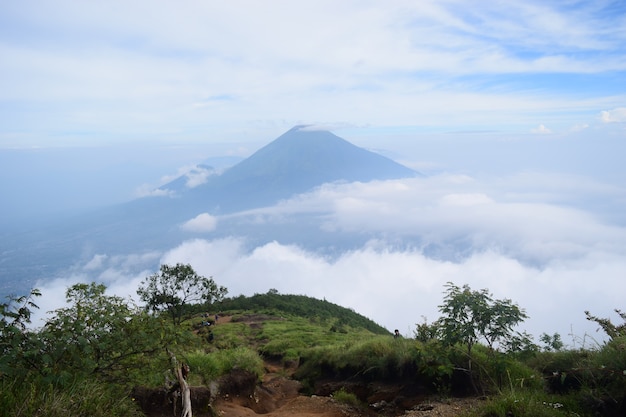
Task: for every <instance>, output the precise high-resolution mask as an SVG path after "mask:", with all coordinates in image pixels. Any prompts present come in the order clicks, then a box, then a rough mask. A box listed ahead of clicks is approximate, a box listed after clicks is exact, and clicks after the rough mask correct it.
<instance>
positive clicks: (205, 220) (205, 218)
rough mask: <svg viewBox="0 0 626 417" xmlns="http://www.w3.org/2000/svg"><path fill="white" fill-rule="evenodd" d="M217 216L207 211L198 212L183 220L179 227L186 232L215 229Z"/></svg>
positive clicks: (204, 231) (201, 231)
mask: <svg viewBox="0 0 626 417" xmlns="http://www.w3.org/2000/svg"><path fill="white" fill-rule="evenodd" d="M216 226H217V218H216V217H215V216H211V215H210V214H209V213H202V214H198V215H197V216H196V217H194V218H193V219H191V220H189V221H187V222H185V223H184V224H183V225H182V226H181V228H182V229H183V230H185V231H188V232H196V233H206V232H211V231H213V230H215V227H216Z"/></svg>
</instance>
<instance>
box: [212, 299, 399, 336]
mask: <svg viewBox="0 0 626 417" xmlns="http://www.w3.org/2000/svg"><path fill="white" fill-rule="evenodd" d="M220 309H221V310H222V311H232V310H245V311H255V312H269V313H272V314H275V315H281V314H284V315H288V316H298V317H305V318H307V319H309V320H311V321H312V322H332V323H333V324H334V325H335V326H336V328H337V329H339V328H341V327H342V326H345V327H350V328H362V329H366V330H369V331H370V332H372V333H375V334H389V330H387V329H385V328H384V327H382V326H380V325H378V324H376V323H375V322H374V321H372V320H370V319H368V318H367V317H364V316H362V315H360V314H358V313H356V312H354V311H353V310H351V309H348V308H345V307H341V306H339V305H337V304H333V303H331V302H328V301H326V300H318V299H315V298H312V297H307V296H304V295H291V294H278V292H277V291H276V290H270V291H268V292H267V293H266V294H255V295H253V296H252V297H245V296H239V297H235V298H228V299H225V300H224V301H222V302H221V303H220Z"/></svg>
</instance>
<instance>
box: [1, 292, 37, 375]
mask: <svg viewBox="0 0 626 417" xmlns="http://www.w3.org/2000/svg"><path fill="white" fill-rule="evenodd" d="M39 296H41V293H40V292H39V291H38V290H36V289H34V290H32V291H31V292H30V293H29V295H27V296H21V297H8V301H7V302H5V303H2V304H0V380H3V379H8V380H19V381H22V380H24V379H26V378H27V377H28V376H29V374H30V373H31V370H32V368H33V367H34V364H36V363H37V362H38V361H39V353H40V347H41V344H40V343H39V341H38V340H37V337H36V334H34V333H33V332H30V331H28V329H27V327H26V326H27V325H28V324H29V323H30V317H31V314H32V309H35V308H38V307H37V305H36V304H35V303H34V301H33V299H34V298H35V297H39Z"/></svg>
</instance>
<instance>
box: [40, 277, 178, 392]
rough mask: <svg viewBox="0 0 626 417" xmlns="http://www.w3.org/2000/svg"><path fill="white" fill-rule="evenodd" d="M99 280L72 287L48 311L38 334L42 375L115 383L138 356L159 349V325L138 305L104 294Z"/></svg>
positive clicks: (137, 362) (60, 379)
mask: <svg viewBox="0 0 626 417" xmlns="http://www.w3.org/2000/svg"><path fill="white" fill-rule="evenodd" d="M105 291H106V286H105V285H103V284H96V283H90V284H84V283H79V284H75V285H72V286H71V287H69V288H68V289H67V291H66V300H67V302H68V304H69V306H68V307H66V308H61V309H57V310H55V311H53V312H52V313H53V317H51V318H50V319H49V320H48V321H47V323H46V325H45V326H44V327H43V329H42V330H41V331H40V332H39V338H40V340H41V341H42V343H43V348H42V351H41V352H40V356H41V360H42V364H43V368H41V369H40V373H41V374H42V376H46V377H47V378H48V379H51V380H55V381H56V382H64V380H71V379H72V378H75V377H76V376H78V375H84V376H88V377H93V376H98V377H106V378H112V379H115V380H116V381H119V380H120V378H122V379H123V378H126V377H127V376H128V375H127V373H128V372H129V371H130V370H131V369H133V368H136V367H141V366H142V363H141V358H143V357H144V355H145V354H147V353H154V352H157V351H159V350H160V349H162V346H163V345H165V344H166V343H167V340H163V339H162V338H163V335H162V333H163V332H162V328H161V327H160V326H158V325H157V323H155V320H154V318H152V317H149V316H148V314H146V313H145V311H143V310H142V309H140V308H139V307H136V306H135V305H134V304H132V303H130V302H127V301H126V300H124V299H123V298H121V297H118V296H114V295H106V294H105Z"/></svg>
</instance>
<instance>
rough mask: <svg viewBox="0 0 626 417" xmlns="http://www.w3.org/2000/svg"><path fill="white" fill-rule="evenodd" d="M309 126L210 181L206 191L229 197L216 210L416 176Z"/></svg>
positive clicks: (293, 130) (300, 127) (297, 128)
mask: <svg viewBox="0 0 626 417" xmlns="http://www.w3.org/2000/svg"><path fill="white" fill-rule="evenodd" d="M312 126H313V125H298V126H294V127H292V128H291V129H289V130H288V131H287V132H285V133H283V134H282V135H281V136H279V137H278V138H276V139H275V140H274V141H272V142H271V143H269V144H268V145H266V146H264V147H263V148H261V149H259V150H258V151H257V152H255V153H254V154H253V155H251V156H250V157H249V158H247V159H245V160H243V161H241V162H240V163H239V164H237V165H235V166H233V167H231V168H230V169H228V170H227V171H226V172H224V173H223V174H222V175H221V176H220V177H218V178H215V181H213V182H212V183H211V184H212V187H211V188H215V187H217V188H218V189H219V190H221V192H220V193H219V194H220V195H222V196H223V195H226V194H228V195H229V197H228V198H227V199H226V200H227V201H225V200H222V201H220V202H219V205H220V207H221V208H222V209H226V210H233V209H243V208H244V207H245V208H252V206H255V207H259V206H262V205H268V204H273V203H275V202H277V201H278V200H280V199H285V198H289V197H291V196H292V195H295V194H299V193H303V192H306V191H309V190H311V189H313V188H314V187H316V186H320V185H322V184H325V183H329V182H338V181H344V182H354V181H360V182H369V181H373V180H388V179H396V178H406V177H414V176H416V175H419V174H418V173H417V172H415V171H413V170H411V169H409V168H407V167H405V166H403V165H400V164H398V163H397V162H395V161H393V160H391V159H389V158H386V157H384V156H382V155H380V154H377V153H374V152H370V151H368V150H366V149H363V148H360V147H358V146H355V145H353V144H351V143H350V142H348V141H346V140H345V139H342V138H340V137H339V136H336V135H335V134H333V133H331V132H329V131H327V130H321V129H317V128H310V127H312ZM199 188H201V187H199ZM227 190H228V191H229V192H228V193H226V191H227ZM198 191H201V190H198ZM228 201H230V202H232V203H233V204H232V205H231V204H228ZM246 206H247V207H246Z"/></svg>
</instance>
